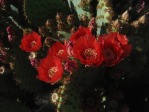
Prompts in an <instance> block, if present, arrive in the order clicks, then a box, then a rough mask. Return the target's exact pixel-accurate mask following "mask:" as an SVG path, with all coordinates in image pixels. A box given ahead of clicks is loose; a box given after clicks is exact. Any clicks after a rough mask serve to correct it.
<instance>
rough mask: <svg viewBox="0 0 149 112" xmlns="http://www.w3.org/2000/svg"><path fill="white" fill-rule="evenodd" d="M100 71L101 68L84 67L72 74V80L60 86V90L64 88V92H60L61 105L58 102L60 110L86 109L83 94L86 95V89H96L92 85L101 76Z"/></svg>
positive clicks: (65, 111) (79, 111)
mask: <svg viewBox="0 0 149 112" xmlns="http://www.w3.org/2000/svg"><path fill="white" fill-rule="evenodd" d="M99 71H100V69H98V70H97V69H96V70H95V69H94V68H93V69H88V68H86V69H85V68H82V69H80V70H79V71H78V72H77V73H75V74H73V75H72V77H71V80H70V82H69V83H68V84H66V85H65V87H63V86H62V87H60V90H61V91H62V88H63V91H64V92H63V94H59V93H58V94H59V96H60V97H61V103H60V105H58V104H57V107H59V111H60V112H82V110H83V109H84V106H83V105H84V104H83V102H82V99H84V98H83V96H86V95H85V91H86V90H94V89H95V88H92V87H93V85H94V83H95V80H96V79H97V78H99V74H98V72H99ZM100 73H101V72H100ZM96 81H97V80H96ZM98 96H100V94H98Z"/></svg>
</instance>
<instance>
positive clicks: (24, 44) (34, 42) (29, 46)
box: [20, 32, 42, 52]
mask: <svg viewBox="0 0 149 112" xmlns="http://www.w3.org/2000/svg"><path fill="white" fill-rule="evenodd" d="M41 46H42V43H41V37H40V36H39V35H38V34H37V33H36V32H31V33H29V34H25V35H24V36H23V38H22V40H21V45H20V48H21V49H22V50H23V51H26V52H34V51H38V50H39V49H40V48H41Z"/></svg>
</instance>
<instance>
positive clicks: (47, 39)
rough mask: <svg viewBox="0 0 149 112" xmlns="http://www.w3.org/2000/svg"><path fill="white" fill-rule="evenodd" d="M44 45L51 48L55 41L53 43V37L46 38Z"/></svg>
mask: <svg viewBox="0 0 149 112" xmlns="http://www.w3.org/2000/svg"><path fill="white" fill-rule="evenodd" d="M44 44H45V45H46V46H47V47H50V46H51V45H52V44H53V41H52V39H51V37H46V38H45V40H44Z"/></svg>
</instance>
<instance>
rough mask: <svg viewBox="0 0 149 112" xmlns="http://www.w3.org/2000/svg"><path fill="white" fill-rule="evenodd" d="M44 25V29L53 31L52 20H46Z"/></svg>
mask: <svg viewBox="0 0 149 112" xmlns="http://www.w3.org/2000/svg"><path fill="white" fill-rule="evenodd" d="M45 25H46V27H47V28H48V29H49V30H54V27H55V26H54V22H53V20H51V19H50V20H49V19H48V20H47V21H46V24H45Z"/></svg>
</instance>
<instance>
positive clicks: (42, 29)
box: [38, 26, 45, 35]
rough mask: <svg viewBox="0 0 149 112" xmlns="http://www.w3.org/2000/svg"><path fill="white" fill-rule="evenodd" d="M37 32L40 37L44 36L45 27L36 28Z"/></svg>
mask: <svg viewBox="0 0 149 112" xmlns="http://www.w3.org/2000/svg"><path fill="white" fill-rule="evenodd" d="M38 32H39V34H40V35H45V27H44V26H40V27H38Z"/></svg>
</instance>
